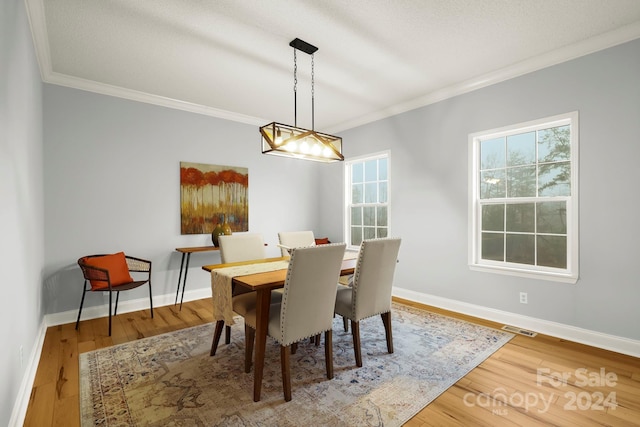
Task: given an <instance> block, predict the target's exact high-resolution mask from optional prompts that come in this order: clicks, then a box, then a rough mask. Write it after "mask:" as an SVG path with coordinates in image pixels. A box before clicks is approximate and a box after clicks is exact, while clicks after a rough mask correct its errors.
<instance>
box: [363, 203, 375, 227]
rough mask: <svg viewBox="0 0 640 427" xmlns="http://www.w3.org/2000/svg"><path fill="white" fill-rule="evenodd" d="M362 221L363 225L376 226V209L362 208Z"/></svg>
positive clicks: (370, 207) (371, 207)
mask: <svg viewBox="0 0 640 427" xmlns="http://www.w3.org/2000/svg"><path fill="white" fill-rule="evenodd" d="M362 219H363V221H362V223H363V224H364V225H371V226H374V225H376V208H375V207H373V206H363V207H362Z"/></svg>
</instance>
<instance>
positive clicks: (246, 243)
mask: <svg viewBox="0 0 640 427" xmlns="http://www.w3.org/2000/svg"><path fill="white" fill-rule="evenodd" d="M218 243H219V245H220V260H221V261H222V263H223V264H227V263H231V262H241V261H251V260H255V259H264V258H266V254H265V250H264V239H263V237H262V234H259V233H242V234H230V235H222V236H219V237H218ZM280 298H281V295H280V294H277V293H275V292H274V293H273V295H272V302H279V301H280ZM231 301H232V304H233V310H234V311H235V312H236V313H238V314H240V315H243V314H244V313H245V312H246V311H247V310H248V309H250V308H251V307H255V304H256V293H255V292H252V291H248V290H246V289H244V288H241V287H233V289H232V291H231ZM219 339H220V337H219V336H215V335H214V337H213V342H212V343H211V355H214V354H215V353H216V349H217V347H218V341H219ZM230 342H231V327H230V326H229V325H226V327H225V344H229V343H230Z"/></svg>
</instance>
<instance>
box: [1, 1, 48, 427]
mask: <svg viewBox="0 0 640 427" xmlns="http://www.w3.org/2000/svg"><path fill="white" fill-rule="evenodd" d="M0 28H1V29H2V33H1V35H0V242H2V243H0V248H1V249H0V251H1V253H0V272H2V273H1V277H2V279H1V282H2V295H3V304H2V309H1V310H0V325H1V328H2V346H3V349H2V351H0V378H2V381H1V382H0V425H3V426H6V425H8V424H9V420H10V417H11V413H12V409H13V407H14V404H15V402H16V397H17V395H18V394H19V391H20V387H21V386H22V387H23V388H24V390H26V391H25V392H24V393H23V396H24V395H26V397H27V398H28V397H29V391H30V389H29V388H28V387H30V385H31V384H26V382H27V381H26V378H27V377H29V376H30V375H32V374H33V372H31V373H30V372H27V368H28V367H29V366H30V363H31V364H32V365H33V363H35V366H37V360H35V362H34V361H33V360H32V359H33V357H34V355H35V354H36V346H37V342H36V341H37V337H38V332H39V328H40V325H41V323H42V319H43V312H42V305H41V303H42V296H41V294H42V268H43V265H44V250H43V246H44V232H43V221H44V220H43V217H44V208H43V196H42V191H43V189H42V83H41V79H40V74H39V71H38V63H37V62H36V58H35V53H34V48H33V42H32V39H31V33H30V31H29V23H28V21H27V16H26V12H25V7H24V3H23V2H22V1H20V0H4V1H2V2H1V4H0ZM20 348H22V350H23V351H22V353H23V357H22V361H21V360H20V359H21V357H20ZM32 367H33V366H32ZM33 369H35V367H33ZM25 409H26V407H25ZM15 418H18V417H17V416H16V417H15Z"/></svg>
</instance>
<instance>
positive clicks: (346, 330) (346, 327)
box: [342, 317, 349, 332]
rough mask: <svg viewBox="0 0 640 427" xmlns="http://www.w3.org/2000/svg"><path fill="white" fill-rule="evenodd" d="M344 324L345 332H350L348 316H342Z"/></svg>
mask: <svg viewBox="0 0 640 427" xmlns="http://www.w3.org/2000/svg"><path fill="white" fill-rule="evenodd" d="M342 326H344V331H345V332H349V321H348V319H347V318H346V317H343V318H342Z"/></svg>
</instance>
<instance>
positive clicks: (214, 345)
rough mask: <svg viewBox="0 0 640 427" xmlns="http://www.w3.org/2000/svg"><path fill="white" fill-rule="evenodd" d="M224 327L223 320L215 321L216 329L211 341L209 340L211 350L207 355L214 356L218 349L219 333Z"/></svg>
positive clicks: (220, 333)
mask: <svg viewBox="0 0 640 427" xmlns="http://www.w3.org/2000/svg"><path fill="white" fill-rule="evenodd" d="M223 327H224V320H218V321H217V322H216V329H215V332H214V333H213V341H212V342H211V351H210V352H209V356H215V354H216V350H217V349H218V342H220V335H222V328H223Z"/></svg>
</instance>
